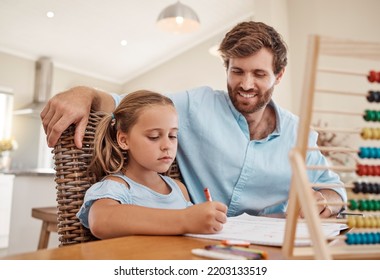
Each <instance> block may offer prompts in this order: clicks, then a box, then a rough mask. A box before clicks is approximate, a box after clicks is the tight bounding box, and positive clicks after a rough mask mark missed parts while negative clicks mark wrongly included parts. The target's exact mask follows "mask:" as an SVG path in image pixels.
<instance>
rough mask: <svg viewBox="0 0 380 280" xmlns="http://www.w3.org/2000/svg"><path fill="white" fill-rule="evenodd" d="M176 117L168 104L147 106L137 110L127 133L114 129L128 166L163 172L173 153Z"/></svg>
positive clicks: (175, 113)
mask: <svg viewBox="0 0 380 280" xmlns="http://www.w3.org/2000/svg"><path fill="white" fill-rule="evenodd" d="M177 133H178V116H177V112H176V110H175V108H174V107H173V106H171V105H154V106H148V107H146V108H144V109H142V110H141V111H140V112H139V117H138V119H137V122H136V124H135V125H133V127H131V129H130V130H129V132H128V133H123V132H118V143H119V145H120V146H121V148H122V149H124V150H128V167H127V168H128V169H129V168H138V169H142V170H146V171H155V172H158V173H162V172H165V171H167V170H168V169H169V167H170V165H171V164H172V162H173V161H174V158H175V156H176V154H177Z"/></svg>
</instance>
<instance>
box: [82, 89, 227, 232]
mask: <svg viewBox="0 0 380 280" xmlns="http://www.w3.org/2000/svg"><path fill="white" fill-rule="evenodd" d="M177 133H178V116H177V112H176V110H175V108H174V105H173V102H172V101H171V99H169V98H167V97H165V96H163V95H161V94H158V93H154V92H150V91H145V90H142V91H137V92H134V93H131V94H129V95H127V96H125V97H124V99H123V100H122V101H121V103H120V104H119V106H118V107H117V108H116V109H115V111H114V112H113V114H111V115H110V116H106V117H105V118H104V119H102V120H101V122H100V123H99V125H98V128H97V132H96V135H95V147H94V155H93V159H92V162H91V163H90V166H89V169H90V171H92V172H93V173H94V174H95V176H96V179H97V181H99V180H101V181H100V182H98V183H96V184H94V185H93V186H91V187H90V188H89V189H88V190H87V192H86V195H85V198H84V202H83V205H82V207H81V209H80V210H79V212H78V214H77V216H78V218H79V220H80V221H81V223H82V224H83V225H84V226H85V227H87V228H89V229H90V230H91V232H92V234H93V235H94V236H96V237H98V238H100V239H105V238H112V237H119V236H126V235H134V234H143V235H179V234H184V233H215V232H218V231H220V230H221V229H222V225H223V223H225V222H226V211H227V207H226V206H225V205H224V204H222V203H220V202H211V201H208V202H205V203H200V204H196V205H193V204H192V203H191V202H190V199H189V194H188V192H187V189H186V187H185V186H184V185H183V184H182V183H181V182H180V181H177V180H173V179H171V178H169V177H166V176H162V175H160V173H163V172H165V171H167V170H168V169H169V167H170V165H171V164H172V162H173V160H174V158H175V156H176V153H177Z"/></svg>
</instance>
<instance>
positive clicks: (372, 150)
mask: <svg viewBox="0 0 380 280" xmlns="http://www.w3.org/2000/svg"><path fill="white" fill-rule="evenodd" d="M368 150H369V152H368V154H369V156H368V158H376V148H373V147H371V148H369V149H368Z"/></svg>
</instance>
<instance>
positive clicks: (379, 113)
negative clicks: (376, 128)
mask: <svg viewBox="0 0 380 280" xmlns="http://www.w3.org/2000/svg"><path fill="white" fill-rule="evenodd" d="M376 121H377V122H379V121H380V111H376Z"/></svg>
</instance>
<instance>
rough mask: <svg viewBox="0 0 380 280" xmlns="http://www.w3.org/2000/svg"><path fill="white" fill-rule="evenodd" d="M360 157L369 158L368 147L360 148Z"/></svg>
mask: <svg viewBox="0 0 380 280" xmlns="http://www.w3.org/2000/svg"><path fill="white" fill-rule="evenodd" d="M358 155H359V157H360V158H367V157H368V149H367V148H366V147H360V148H359V153H358Z"/></svg>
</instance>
